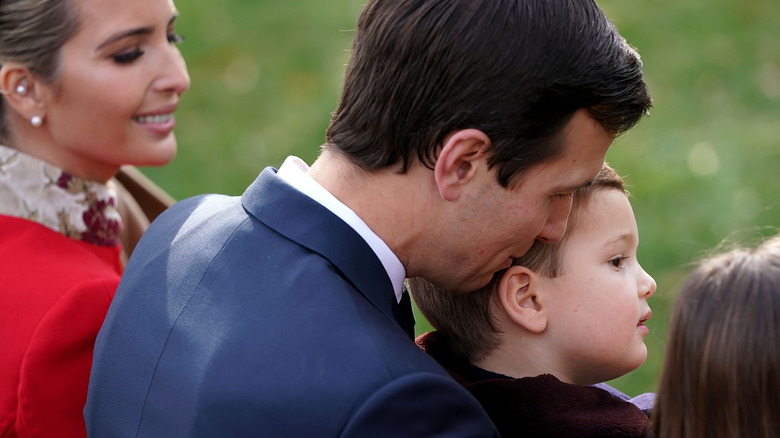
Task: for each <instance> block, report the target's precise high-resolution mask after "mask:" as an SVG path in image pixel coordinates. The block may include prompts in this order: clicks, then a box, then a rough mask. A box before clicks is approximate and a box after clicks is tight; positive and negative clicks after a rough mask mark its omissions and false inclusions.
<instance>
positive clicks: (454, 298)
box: [410, 164, 656, 437]
mask: <svg viewBox="0 0 780 438" xmlns="http://www.w3.org/2000/svg"><path fill="white" fill-rule="evenodd" d="M638 244H639V236H638V232H637V225H636V220H635V218H634V213H633V210H632V208H631V204H630V203H629V201H628V196H627V193H626V191H625V188H624V185H623V180H622V179H621V178H620V176H618V175H617V174H616V173H615V171H614V170H613V169H612V168H610V167H609V166H608V165H606V164H604V167H603V168H602V169H601V171H600V173H599V175H598V176H597V177H596V179H595V180H594V182H593V184H592V185H590V186H588V187H585V188H583V189H580V190H578V191H577V192H575V194H574V195H573V201H572V209H571V215H570V217H569V226H568V229H567V231H566V234H565V237H564V238H563V240H562V241H561V242H559V243H557V244H554V245H545V244H542V243H541V242H538V241H537V242H536V243H534V245H533V246H532V247H531V249H530V250H529V251H528V252H527V253H526V254H525V255H524V256H523V257H522V258H520V259H517V260H515V262H514V263H513V265H512V266H511V267H509V268H508V269H506V270H505V271H503V272H499V273H497V274H496V275H495V277H494V278H493V280H492V281H491V282H490V283H489V284H488V285H487V286H485V287H484V288H482V289H479V290H477V291H474V292H471V293H465V294H455V293H450V292H448V291H445V290H442V289H439V288H436V287H434V286H432V285H431V284H430V283H427V282H425V281H423V280H420V279H411V280H410V288H411V292H412V294H413V296H414V298H415V300H416V302H417V303H418V306H419V307H420V310H421V311H422V312H423V314H424V315H425V316H426V317H427V318H428V320H429V321H430V322H431V324H432V325H433V326H434V327H436V328H437V329H438V332H432V333H428V334H425V335H422V336H421V337H420V338H418V344H419V345H420V346H421V347H423V348H424V349H425V350H426V351H427V352H428V353H429V354H431V355H432V356H433V357H434V358H436V360H437V361H439V363H440V364H442V365H443V366H444V367H445V368H446V369H447V370H448V371H449V372H450V374H452V375H453V376H454V377H455V378H456V380H458V381H459V382H460V383H461V384H463V385H464V386H466V387H467V388H468V389H469V390H470V391H471V393H472V394H473V395H474V396H476V398H477V399H479V401H480V402H481V403H482V405H483V406H484V407H485V409H486V410H487V412H488V414H490V416H491V419H492V420H493V421H494V423H495V424H496V425H497V426H498V429H499V432H500V433H501V435H502V436H519V435H522V436H567V437H585V436H590V437H612V436H623V437H627V436H636V437H642V436H644V434H645V432H646V430H647V427H648V418H647V416H646V415H645V414H644V413H643V412H642V411H641V410H640V409H639V408H638V407H637V406H635V405H634V404H632V403H629V402H628V401H626V400H625V399H620V398H618V397H616V396H615V394H611V393H610V392H608V391H607V390H605V389H602V388H605V387H606V386H605V385H604V386H602V387H601V388H597V387H593V386H590V385H594V384H598V383H599V382H604V381H607V380H610V379H614V378H616V377H619V376H621V375H623V374H626V373H628V372H629V371H632V370H634V369H636V368H638V367H639V366H640V365H641V364H642V363H643V362H644V361H645V358H646V357H647V348H646V347H645V345H644V342H643V340H644V337H645V336H646V335H647V333H648V329H647V327H646V326H645V325H644V322H645V321H647V319H648V318H650V314H651V312H650V307H649V306H648V304H647V299H648V298H649V297H650V296H651V295H652V294H653V293H654V292H655V289H656V284H655V281H654V280H653V278H652V277H650V275H648V274H647V273H646V272H645V271H644V270H643V269H642V267H641V266H640V265H639V262H638V261H637V257H636V252H637V245H638ZM607 388H608V387H607ZM615 392H616V391H615Z"/></svg>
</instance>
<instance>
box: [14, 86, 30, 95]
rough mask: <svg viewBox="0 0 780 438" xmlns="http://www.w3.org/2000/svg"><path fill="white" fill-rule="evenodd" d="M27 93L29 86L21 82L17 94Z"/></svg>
mask: <svg viewBox="0 0 780 438" xmlns="http://www.w3.org/2000/svg"><path fill="white" fill-rule="evenodd" d="M26 93H27V87H25V86H24V84H19V85H18V86H17V87H16V94H26Z"/></svg>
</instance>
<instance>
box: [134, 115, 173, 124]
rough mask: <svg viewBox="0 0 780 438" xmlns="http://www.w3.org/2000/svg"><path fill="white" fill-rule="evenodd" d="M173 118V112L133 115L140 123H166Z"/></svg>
mask: <svg viewBox="0 0 780 438" xmlns="http://www.w3.org/2000/svg"><path fill="white" fill-rule="evenodd" d="M172 118H173V114H157V115H154V116H136V117H133V120H135V121H136V122H138V123H165V122H168V121H170V120H171V119H172Z"/></svg>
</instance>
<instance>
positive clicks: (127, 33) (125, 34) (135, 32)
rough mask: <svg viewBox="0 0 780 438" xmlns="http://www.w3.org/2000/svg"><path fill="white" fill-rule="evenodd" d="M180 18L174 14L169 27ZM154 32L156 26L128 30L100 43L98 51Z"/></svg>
mask: <svg viewBox="0 0 780 438" xmlns="http://www.w3.org/2000/svg"><path fill="white" fill-rule="evenodd" d="M178 17H179V14H174V15H173V17H171V19H170V20H169V21H168V26H170V25H171V24H173V22H174V21H176V18H178ZM153 31H154V26H145V27H138V28H135V29H128V30H124V31H120V32H117V33H115V34H113V35H111V36H110V37H108V38H107V39H106V40H105V41H103V42H102V43H100V45H99V46H98V47H97V50H100V49H102V48H103V47H106V46H108V45H111V44H113V43H115V42H117V41H119V40H122V39H123V38H127V37H131V36H136V35H149V34H151V33H152V32H153Z"/></svg>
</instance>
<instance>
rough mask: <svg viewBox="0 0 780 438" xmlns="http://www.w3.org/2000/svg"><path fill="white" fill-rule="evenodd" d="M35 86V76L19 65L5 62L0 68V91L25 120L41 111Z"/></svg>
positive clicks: (41, 107)
mask: <svg viewBox="0 0 780 438" xmlns="http://www.w3.org/2000/svg"><path fill="white" fill-rule="evenodd" d="M36 84H37V80H36V78H35V75H33V74H32V72H30V70H29V69H28V68H27V67H25V66H23V65H21V64H18V63H16V62H7V63H5V64H3V65H2V67H0V90H2V93H3V95H4V97H5V101H6V102H7V103H8V105H9V106H10V107H12V108H13V109H14V110H16V112H18V113H19V114H21V115H22V117H24V118H26V119H29V118H30V117H32V116H33V115H35V114H38V115H40V114H41V112H42V110H43V102H42V100H41V97H40V95H39V92H38V89H37V87H36Z"/></svg>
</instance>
